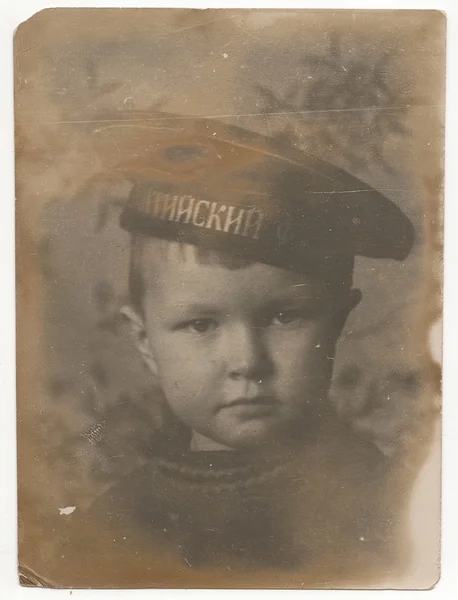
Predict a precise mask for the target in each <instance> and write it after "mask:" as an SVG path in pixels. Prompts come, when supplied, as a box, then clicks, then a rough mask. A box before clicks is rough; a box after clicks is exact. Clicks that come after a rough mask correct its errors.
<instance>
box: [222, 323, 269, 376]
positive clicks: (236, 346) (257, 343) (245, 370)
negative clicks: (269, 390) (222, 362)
mask: <svg viewBox="0 0 458 600" xmlns="http://www.w3.org/2000/svg"><path fill="white" fill-rule="evenodd" d="M226 352H227V356H226V360H227V365H228V372H229V376H230V377H231V378H233V379H237V378H241V377H244V378H246V379H252V380H258V381H259V380H261V379H262V378H263V377H265V376H266V375H267V374H268V372H269V371H270V370H271V368H272V364H271V361H270V359H269V354H268V350H267V348H266V345H265V343H264V340H263V336H262V333H261V332H260V331H259V330H258V331H257V330H256V329H255V328H254V327H250V326H247V325H243V326H242V325H241V326H238V327H234V328H233V330H232V331H231V333H230V335H229V339H228V343H227V347H226Z"/></svg>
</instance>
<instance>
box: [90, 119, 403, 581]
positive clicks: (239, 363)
mask: <svg viewBox="0 0 458 600" xmlns="http://www.w3.org/2000/svg"><path fill="white" fill-rule="evenodd" d="M159 125H160V127H159ZM149 127H150V128H152V129H151V131H153V134H152V135H153V136H154V139H153V140H152V141H151V140H149V141H148V143H145V144H144V145H143V147H142V148H141V149H140V150H139V151H138V152H137V158H136V159H135V161H133V162H130V163H124V164H123V165H120V166H119V169H120V170H122V171H124V172H126V173H128V174H129V176H131V177H132V179H133V181H134V187H133V191H132V193H131V198H130V201H129V203H128V205H127V206H126V208H125V210H124V212H123V215H122V217H121V225H122V227H123V228H124V229H126V230H127V231H129V232H130V233H131V235H132V246H131V267H130V296H131V300H130V305H129V306H128V307H126V308H125V309H124V314H125V315H126V316H128V318H129V319H130V321H131V324H132V327H133V331H134V333H135V339H136V343H137V345H138V348H139V350H140V352H141V355H142V357H143V359H144V360H145V362H146V364H147V365H148V367H149V369H150V370H151V373H152V376H153V377H154V378H156V379H157V381H158V382H159V385H160V387H161V389H162V391H163V394H164V398H165V401H166V406H167V407H168V411H169V415H168V418H167V420H166V422H165V423H164V426H163V427H162V428H161V430H160V431H157V432H155V434H154V440H153V443H152V452H151V455H152V456H151V460H150V461H149V462H148V463H147V464H146V465H145V466H144V467H143V468H142V469H141V470H140V471H137V472H134V473H132V474H131V475H130V476H129V477H128V478H127V479H126V480H124V481H122V482H120V483H119V484H118V485H117V486H115V487H114V488H112V489H111V490H109V492H108V493H107V494H105V495H104V496H103V497H102V498H101V499H99V500H98V502H97V503H96V504H95V505H94V507H93V509H92V510H93V511H94V514H95V515H97V519H98V520H97V522H98V523H99V524H100V519H101V518H102V517H103V520H104V521H105V525H104V527H106V528H107V530H109V531H110V535H111V533H113V536H112V537H113V543H112V544H111V545H110V546H109V547H107V550H106V552H107V553H110V552H113V551H114V548H115V547H116V548H118V549H119V548H121V549H126V548H127V550H125V556H126V557H127V558H125V559H124V562H123V564H124V566H125V568H126V569H127V570H129V569H132V568H133V565H134V564H135V565H136V566H135V569H136V570H135V572H136V578H137V579H136V580H135V582H136V583H135V585H150V586H162V585H164V586H174V585H178V586H179V587H181V586H193V585H204V586H206V585H210V586H211V587H217V586H218V585H229V584H228V581H229V580H230V581H231V585H239V586H240V585H241V586H246V585H247V582H249V581H251V583H248V585H249V586H251V585H252V581H253V577H254V574H256V573H262V580H261V581H262V584H263V585H268V586H270V585H275V586H277V585H289V584H291V582H292V581H296V580H295V579H294V576H292V575H291V573H293V572H296V573H298V574H299V575H298V577H299V579H297V582H299V581H300V582H301V583H300V585H305V586H307V585H309V586H311V587H316V586H320V585H327V584H330V582H340V583H343V582H345V581H349V578H350V577H356V576H357V574H358V573H359V574H360V575H361V576H362V575H363V574H364V575H366V576H367V575H368V573H369V569H370V568H371V567H374V566H376V567H377V568H379V569H380V568H382V570H383V565H384V564H388V561H389V558H390V557H391V556H392V554H391V553H392V551H393V548H394V547H395V537H394V528H393V523H392V519H393V514H392V511H391V506H392V504H393V502H396V496H397V490H398V487H397V484H396V469H395V468H394V467H393V466H392V465H389V464H387V463H386V460H385V459H384V457H383V456H382V455H381V454H380V453H379V452H378V451H377V449H376V448H375V447H372V446H371V445H370V444H369V443H366V442H364V441H362V440H359V439H358V438H357V437H356V436H355V435H354V434H352V432H351V431H350V430H349V429H347V427H346V426H344V425H343V424H341V423H339V421H338V420H337V418H336V417H335V416H334V414H333V412H332V410H331V407H330V406H329V403H328V398H327V395H328V391H329V387H330V382H331V377H332V371H333V361H334V354H335V347H336V343H337V341H338V339H339V336H340V334H341V331H342V328H343V327H344V325H345V321H346V319H347V317H348V315H349V313H350V312H351V311H352V310H353V309H354V308H355V307H356V305H357V304H358V302H359V301H360V299H361V293H360V291H359V290H356V289H353V287H352V274H353V264H354V258H355V256H356V255H358V254H359V255H365V256H370V257H380V258H394V259H398V260H401V259H403V258H405V257H406V256H407V254H408V252H409V251H410V247H411V245H412V240H413V232H412V226H411V224H410V222H409V220H408V219H407V217H406V216H405V215H404V214H403V213H402V212H401V211H400V210H399V209H398V208H397V207H396V206H395V205H394V204H392V203H391V202H390V201H389V200H387V199H386V198H385V197H383V196H382V195H381V194H379V193H378V192H376V191H375V190H373V189H372V188H370V187H369V186H367V185H366V184H363V183H362V182H360V181H359V180H357V179H355V178H353V177H352V176H350V175H349V174H347V173H346V172H344V171H342V170H340V169H338V168H337V167H334V166H332V165H329V164H325V163H321V162H319V161H315V160H313V159H311V158H309V157H307V156H305V155H303V154H302V153H300V152H298V151H296V150H295V149H294V148H292V147H287V145H286V144H284V143H282V142H278V141H274V140H272V139H270V138H264V137H263V136H258V135H256V134H253V133H250V132H247V131H244V130H240V129H238V128H235V127H229V126H226V125H223V124H221V123H217V122H215V121H207V120H199V119H192V120H191V119H189V120H185V119H184V120H176V119H170V120H167V119H164V118H162V119H159V120H158V123H156V124H154V123H153V124H151V123H149ZM139 156H140V157H141V158H138V157H139ZM388 488H390V491H388ZM122 551H123V552H124V550H122ZM129 557H130V558H129ZM132 557H135V559H134V558H132ZM139 565H142V566H139ZM177 569H178V570H177ZM96 571H97V569H96V568H95V567H94V570H93V571H91V572H92V577H93V579H92V580H91V578H90V577H89V578H88V580H90V581H93V582H94V583H93V585H97V583H95V582H96V580H97V575H96ZM178 572H179V573H180V578H179V579H178V580H177V579H176V576H177V575H176V574H177V573H178ZM140 573H141V574H140ZM199 573H200V574H201V573H207V575H208V573H213V574H219V575H218V579H217V580H215V579H213V580H211V581H210V580H208V581H207V580H205V581H207V583H205V582H204V583H203V580H202V579H201V578H199V577H200V576H199ZM250 574H251V575H250ZM249 575H250V577H251V579H249ZM282 578H283V579H282ZM297 582H296V584H298V583H297ZM109 584H112V583H111V582H109ZM259 584H260V583H259V580H258V585H259ZM293 585H294V583H293Z"/></svg>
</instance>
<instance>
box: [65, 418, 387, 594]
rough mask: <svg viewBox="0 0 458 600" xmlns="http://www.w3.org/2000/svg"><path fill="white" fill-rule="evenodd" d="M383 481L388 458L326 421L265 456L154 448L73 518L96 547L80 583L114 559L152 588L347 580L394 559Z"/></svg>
mask: <svg viewBox="0 0 458 600" xmlns="http://www.w3.org/2000/svg"><path fill="white" fill-rule="evenodd" d="M391 476H393V472H391V471H390V465H389V463H388V462H387V459H386V458H385V457H384V456H383V455H382V454H381V453H380V452H379V451H378V450H377V449H376V448H375V447H373V446H372V445H371V444H369V443H366V442H363V441H361V440H359V439H357V438H356V437H355V436H354V435H353V434H352V432H350V431H349V430H348V429H347V428H346V427H345V426H343V425H341V424H340V423H338V422H337V421H336V420H334V419H327V420H326V422H325V423H323V424H322V425H321V426H320V428H319V430H317V431H316V433H315V434H314V435H309V436H307V439H304V440H302V441H301V442H300V443H295V444H291V445H290V446H283V447H281V448H278V447H277V448H275V449H271V451H267V452H266V451H263V452H262V453H261V452H239V451H214V452H190V451H178V450H176V449H173V448H171V447H168V446H167V444H166V443H165V444H162V445H161V444H159V445H158V447H157V448H156V452H155V455H154V457H153V458H152V459H151V460H150V461H149V462H148V463H146V464H145V465H144V466H143V467H142V468H141V469H139V470H137V471H135V472H133V473H131V474H130V475H129V476H127V477H126V478H124V479H123V480H122V481H121V482H120V483H118V484H117V485H115V486H114V487H112V488H111V489H110V490H109V491H108V492H107V493H105V494H103V495H102V497H100V498H99V499H98V500H97V502H96V503H94V505H93V506H92V507H91V509H90V511H89V512H88V513H87V515H85V516H84V517H81V516H80V517H78V516H77V514H76V513H75V519H74V522H75V525H76V529H77V530H78V531H79V534H80V536H83V532H84V530H85V528H86V534H87V530H88V528H89V525H88V523H92V527H96V529H97V544H96V546H97V547H98V548H102V550H100V549H99V550H97V551H96V550H94V548H91V549H89V552H92V555H91V556H92V558H91V559H90V560H89V564H88V568H89V569H90V570H92V573H93V575H92V580H91V576H90V574H89V575H88V580H90V581H92V585H95V586H98V585H100V584H99V583H97V582H98V581H99V578H98V575H97V571H98V565H97V561H99V562H100V563H101V562H103V561H106V560H107V559H108V558H109V556H110V553H111V554H112V556H113V557H114V556H117V558H116V559H115V558H113V562H112V564H113V565H114V564H122V565H123V568H126V569H128V570H129V569H130V571H129V572H130V573H133V572H136V573H137V575H136V577H137V579H136V580H135V581H138V582H140V580H141V581H143V583H138V585H150V586H152V587H154V586H172V587H173V586H178V587H181V586H193V585H199V586H200V585H202V583H201V582H200V583H199V582H198V581H199V580H198V579H195V578H193V577H194V575H192V574H191V573H193V574H195V572H196V571H199V570H201V571H202V572H206V573H208V572H212V573H214V574H215V573H219V574H221V573H225V574H226V576H227V574H228V573H230V577H231V582H232V581H235V582H237V581H238V582H239V583H238V584H237V585H241V586H244V585H245V583H246V576H247V574H250V576H251V577H252V576H253V575H254V574H256V573H262V574H264V575H263V579H262V581H265V582H267V583H266V585H270V584H269V581H270V580H269V577H268V575H266V574H268V573H276V576H275V578H274V584H273V585H275V586H277V585H283V584H282V583H281V582H282V581H292V582H293V583H291V585H294V581H296V579H297V577H296V576H295V575H293V574H294V573H296V574H300V577H299V579H300V580H301V584H304V585H310V586H311V587H317V586H318V587H320V586H325V585H326V584H327V583H329V582H332V581H336V582H337V583H338V582H339V581H342V582H344V581H352V580H353V579H352V578H354V577H356V576H357V574H358V573H359V572H361V570H362V572H364V573H366V574H367V573H368V572H369V570H370V569H372V568H376V569H379V568H382V570H383V568H387V565H389V563H390V559H392V557H393V551H394V549H395V540H394V537H393V533H394V528H393V520H392V517H393V515H392V510H391V509H390V507H391V506H392V504H393V502H392V500H393V494H391V493H390V481H391V479H390V477H391ZM387 499H389V500H390V501H389V502H387ZM78 519H79V521H78ZM89 537H90V536H89ZM103 540H105V541H103ZM73 544H74V545H73V547H72V551H73V550H74V549H75V548H76V546H75V543H74V542H73ZM101 554H103V555H104V557H103V558H102V559H101V556H100V555H101ZM119 556H122V558H121V559H119ZM120 560H121V563H120V562H119V561H120ZM139 565H142V566H141V567H140V566H139ZM132 569H133V571H132ZM168 569H170V572H169V571H168ZM177 569H178V570H179V573H180V576H179V578H178V580H177V578H176V573H177ZM209 570H210V571H209ZM140 571H141V574H139V573H140ZM143 571H145V572H143ZM100 572H101V571H100ZM187 573H189V576H188V575H187ZM99 574H100V573H99ZM279 574H282V575H281V576H279ZM307 575H308V578H307ZM124 576H126V573H124ZM110 577H111V580H112V581H111V582H108V583H107V584H106V585H108V586H110V585H114V584H116V585H122V581H124V579H123V576H121V575H120V574H119V573H117V574H116V570H115V571H113V570H112V571H111V575H110ZM266 577H267V578H266ZM288 578H289V579H288ZM113 579H114V580H117V579H118V580H119V581H118V582H117V583H116V581H115V582H114V583H113ZM255 579H256V578H255ZM121 580H122V581H121ZM126 581H127V580H126ZM219 581H223V582H224V581H226V580H225V579H224V578H223V579H221V578H220V579H219ZM244 582H245V583H244ZM298 582H299V580H298ZM304 582H305V583H304ZM102 585H104V584H103V583H102ZM130 585H133V586H134V587H136V584H135V583H134V584H132V583H131V584H129V586H130ZM207 585H208V586H210V587H218V585H217V584H216V583H214V582H213V583H212V582H209V583H208V584H207ZM223 585H228V583H227V581H226V583H223ZM297 585H299V583H297ZM204 586H205V583H204ZM249 587H251V585H250V586H249Z"/></svg>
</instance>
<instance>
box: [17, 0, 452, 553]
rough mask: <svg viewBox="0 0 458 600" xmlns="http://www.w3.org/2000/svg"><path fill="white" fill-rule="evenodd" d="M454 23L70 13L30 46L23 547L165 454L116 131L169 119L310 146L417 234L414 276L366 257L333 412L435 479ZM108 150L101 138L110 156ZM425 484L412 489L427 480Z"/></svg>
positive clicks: (23, 133) (22, 347)
mask: <svg viewBox="0 0 458 600" xmlns="http://www.w3.org/2000/svg"><path fill="white" fill-rule="evenodd" d="M444 43H445V42H444V21H443V18H442V17H441V15H439V14H438V13H435V12H430V11H414V12H410V13H409V12H407V11H394V12H390V11H332V10H327V11H320V10H314V11H294V10H292V11H284V12H283V11H278V10H277V11H273V10H257V11H240V10H239V11H233V10H207V11H199V10H181V9H180V10H169V9H153V10H148V9H146V10H145V9H122V10H116V9H113V10H112V9H52V10H46V11H43V12H41V13H38V14H37V15H35V16H34V17H33V18H32V19H31V20H30V21H27V22H26V23H24V24H22V25H21V26H20V28H19V30H18V31H17V33H16V37H15V85H16V92H15V94H16V95H15V102H16V165H17V169H16V195H17V281H18V292H17V294H18V330H17V331H18V360H17V364H18V439H19V446H18V456H19V489H20V498H19V502H20V520H21V519H22V521H23V522H22V528H21V538H20V540H21V543H22V547H23V549H24V550H23V551H24V552H25V553H29V554H30V555H32V554H33V553H34V552H36V544H37V540H39V545H40V552H41V553H42V555H43V556H46V552H47V544H48V545H49V544H51V543H52V540H51V541H49V540H48V541H47V539H48V538H47V537H46V535H44V534H43V532H45V531H46V527H47V523H48V522H50V521H51V520H52V518H53V517H54V516H55V515H57V514H59V508H62V507H67V506H76V507H77V509H81V508H84V507H85V506H87V505H88V504H90V503H91V501H92V500H93V499H94V497H95V496H97V495H98V494H99V493H101V492H102V491H103V490H104V489H106V487H108V486H109V485H111V484H112V483H114V482H115V481H116V480H117V479H118V478H119V477H121V476H122V475H123V474H124V473H127V472H129V471H130V470H131V469H133V468H135V467H136V466H138V465H140V464H142V463H143V462H144V461H145V460H146V459H147V457H148V452H149V444H150V440H151V435H154V430H155V429H156V428H157V427H158V426H159V425H160V423H161V419H162V414H163V411H162V403H163V399H162V397H161V394H160V391H159V390H158V389H157V388H156V387H155V385H154V381H152V379H151V376H150V374H149V373H148V372H147V370H146V367H144V366H143V363H142V361H141V359H140V357H139V356H138V355H137V352H136V351H135V348H134V347H133V340H132V338H131V337H130V332H129V329H128V327H127V325H126V324H125V323H124V321H123V318H122V317H121V315H120V312H119V311H120V308H121V306H122V305H123V303H124V302H125V301H126V298H127V273H128V256H129V248H128V236H127V234H125V232H123V231H121V230H120V229H119V227H118V218H119V213H120V210H121V209H122V206H123V204H124V202H125V201H126V199H127V196H128V194H129V191H130V184H129V182H128V181H126V180H122V179H121V178H113V177H112V178H107V177H104V176H102V171H103V169H104V164H103V152H102V154H101V148H105V152H106V153H108V154H110V153H111V155H114V156H119V155H122V152H123V149H122V148H119V147H118V146H117V145H116V140H115V139H114V138H112V137H110V134H109V130H108V129H104V131H105V133H104V139H102V146H101V142H100V136H99V135H95V133H96V132H97V129H98V128H99V127H100V125H101V124H103V125H104V126H105V125H106V123H107V122H109V120H110V118H113V116H114V115H115V116H117V118H119V115H120V114H121V115H122V118H125V119H126V121H131V120H135V119H140V118H142V119H143V118H145V117H146V118H147V117H148V114H150V113H151V114H154V112H155V111H157V110H161V111H165V112H172V113H175V114H178V115H193V116H204V117H214V118H217V119H219V120H222V121H225V122H227V123H233V124H237V125H239V126H241V127H245V128H247V129H252V130H256V131H259V132H261V133H264V134H266V135H272V136H274V135H277V136H288V137H289V138H294V139H295V140H296V141H297V142H298V144H299V145H300V146H301V147H302V148H303V149H304V150H305V151H306V152H308V153H310V154H312V155H314V156H317V157H319V158H323V159H325V160H329V161H330V162H333V163H335V164H337V165H339V166H341V167H343V168H345V169H347V170H348V171H349V172H351V173H352V174H353V175H356V176H358V177H360V178H361V179H362V180H364V181H367V182H368V183H369V184H371V185H373V186H375V187H376V188H377V189H379V190H381V191H383V192H384V193H385V194H386V196H387V197H388V198H390V199H391V200H393V201H394V202H396V203H397V204H398V205H399V206H400V207H401V208H402V209H403V210H404V211H405V212H406V213H407V214H408V216H409V217H410V218H411V219H412V221H413V222H414V225H415V228H416V243H415V247H414V250H413V252H412V254H411V255H410V256H409V258H408V259H407V260H406V261H405V262H404V263H397V262H392V261H384V260H370V259H362V258H361V259H358V261H357V265H356V271H355V286H356V287H359V288H360V289H361V290H362V292H363V301H362V303H361V305H360V306H359V307H358V309H357V310H356V311H355V312H354V314H353V315H352V317H351V319H350V321H349V322H348V324H347V327H346V330H345V332H344V335H343V338H342V340H341V342H340V344H339V348H338V353H337V356H336V360H335V371H334V381H333V386H332V390H331V401H332V402H333V404H334V406H335V408H336V411H337V412H338V414H339V415H340V417H341V418H342V419H344V420H346V421H348V422H349V423H350V424H351V426H352V427H353V428H354V430H355V432H357V434H358V435H361V436H363V437H366V438H367V439H370V440H372V441H373V443H375V444H376V445H377V446H378V447H379V448H380V450H381V451H382V452H384V453H385V454H386V455H388V456H392V457H394V458H395V459H396V460H398V461H400V463H402V464H404V465H405V468H406V473H409V474H412V478H413V479H414V478H415V473H416V472H417V471H418V468H419V467H420V466H421V464H422V462H423V461H424V459H425V457H426V456H427V454H428V450H429V448H430V442H431V437H432V432H433V430H434V425H435V423H436V421H437V417H438V413H439V388H440V370H439V367H438V366H437V365H436V364H435V363H433V362H432V360H431V358H430V355H429V351H428V334H429V328H430V326H431V325H432V324H433V323H434V322H435V320H436V319H437V318H438V317H439V315H440V296H441V291H440V290H441V283H440V282H441V269H442V267H441V237H440V236H441V229H442V222H441V219H442V213H441V210H442V209H441V193H442V166H443V164H442V162H443V153H442V146H443V111H444V107H443V104H444V97H443V96H444V90H443V88H444ZM96 139H97V141H95V140H96ZM413 479H412V480H413Z"/></svg>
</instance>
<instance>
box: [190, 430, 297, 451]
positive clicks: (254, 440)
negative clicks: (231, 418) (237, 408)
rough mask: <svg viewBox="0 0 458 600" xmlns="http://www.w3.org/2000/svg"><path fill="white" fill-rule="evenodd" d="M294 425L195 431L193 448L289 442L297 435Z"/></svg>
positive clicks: (244, 447) (244, 448)
mask: <svg viewBox="0 0 458 600" xmlns="http://www.w3.org/2000/svg"><path fill="white" fill-rule="evenodd" d="M294 429H295V428H294V426H292V425H291V426H285V425H283V426H282V427H257V428H256V427H253V428H252V429H251V430H250V429H248V430H247V428H245V427H242V428H240V429H239V430H236V431H233V430H232V431H230V432H217V433H214V432H209V433H206V434H205V435H201V434H198V433H196V432H193V437H192V441H191V450H239V451H248V450H257V449H261V448H264V447H266V446H268V447H272V446H275V445H277V444H279V445H283V444H285V443H286V444H289V443H291V442H293V441H294V439H295V438H296V437H297V436H296V434H295V431H294Z"/></svg>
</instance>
